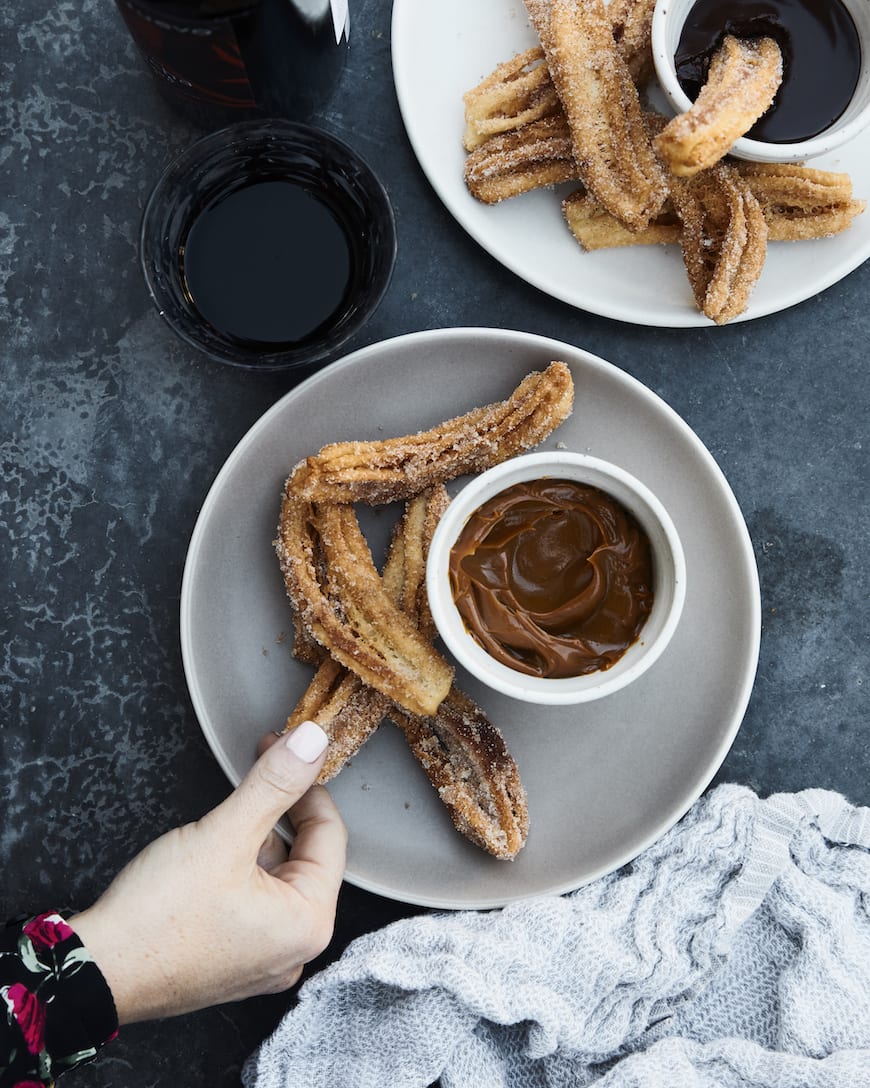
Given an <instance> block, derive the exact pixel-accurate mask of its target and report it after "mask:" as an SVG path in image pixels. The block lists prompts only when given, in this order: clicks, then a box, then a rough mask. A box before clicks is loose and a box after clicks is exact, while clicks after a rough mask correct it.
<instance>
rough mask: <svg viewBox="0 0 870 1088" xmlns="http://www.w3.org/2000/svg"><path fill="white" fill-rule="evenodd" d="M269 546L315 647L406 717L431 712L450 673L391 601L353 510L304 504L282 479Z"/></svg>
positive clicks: (304, 501) (446, 690)
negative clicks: (272, 542)
mask: <svg viewBox="0 0 870 1088" xmlns="http://www.w3.org/2000/svg"><path fill="white" fill-rule="evenodd" d="M291 479H292V478H291ZM275 548H276V551H277V554H278V559H279V562H280V565H281V570H282V572H283V574H284V582H285V585H286V588H287V593H288V595H289V597H290V599H291V601H292V603H293V605H294V607H295V609H296V611H297V612H298V613H299V615H300V617H301V620H302V622H303V623H304V624H305V626H306V628H307V629H308V630H309V632H310V633H311V635H312V636H313V637H314V638H315V639H316V640H317V642H319V643H320V644H321V645H322V646H323V647H324V648H325V649H326V650H328V651H329V653H330V655H331V656H332V657H333V658H335V659H336V660H337V661H338V662H340V663H341V664H342V665H345V666H346V667H347V668H349V669H350V670H351V671H352V672H354V673H356V674H357V675H358V676H359V677H360V678H361V679H362V680H364V681H365V683H366V684H368V685H369V686H370V687H373V688H374V689H375V690H376V691H379V692H381V693H382V694H384V695H386V696H388V697H389V698H390V699H392V700H394V701H395V702H397V703H399V704H400V705H401V706H404V707H405V708H406V709H408V710H409V711H410V712H411V713H414V714H433V713H434V712H435V711H436V710H437V708H438V705H439V703H440V702H441V700H442V699H443V698H444V696H445V695H446V694H447V692H448V691H449V689H450V684H451V682H452V679H453V670H452V668H451V667H450V666H449V665H448V664H447V662H446V661H444V659H443V658H442V657H441V655H440V654H438V653H437V651H436V650H435V649H434V648H433V647H432V645H431V644H430V643H429V641H428V640H427V639H426V638H425V637H424V636H423V635H422V634H421V633H420V632H419V631H418V630H417V627H416V626H415V625H414V623H413V622H412V621H411V620H410V619H408V617H407V616H405V615H404V614H403V613H402V612H400V610H399V608H398V607H397V606H396V604H395V603H394V602H393V601H391V600H390V596H389V594H388V593H387V590H386V589H385V587H384V584H383V582H382V580H381V577H380V575H379V574H378V572H377V570H376V569H375V567H374V563H373V562H372V557H371V552H370V551H369V547H368V544H367V543H366V540H365V538H364V536H363V534H362V531H361V530H360V527H359V522H358V521H357V518H356V514H355V512H354V510H353V507H352V506H349V505H339V504H332V503H325V504H316V503H310V502H307V501H306V500H305V499H304V498H300V497H299V496H298V495H297V494H295V493H294V491H293V489H292V486H291V482H290V481H288V484H287V486H286V487H285V490H284V499H283V502H282V505H281V515H280V521H279V525H278V537H277V539H276V541H275Z"/></svg>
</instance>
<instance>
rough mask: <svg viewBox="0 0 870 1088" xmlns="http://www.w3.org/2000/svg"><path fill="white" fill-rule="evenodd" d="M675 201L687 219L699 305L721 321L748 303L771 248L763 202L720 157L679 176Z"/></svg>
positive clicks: (687, 255)
mask: <svg viewBox="0 0 870 1088" xmlns="http://www.w3.org/2000/svg"><path fill="white" fill-rule="evenodd" d="M671 201H672V202H673V205H674V209H675V210H676V213H677V215H678V216H679V219H680V222H681V224H682V230H681V232H680V248H681V249H682V253H683V263H684V264H685V266H686V273H687V275H688V277H689V283H690V285H691V287H692V292H693V294H694V296H695V302H696V303H697V305H698V309H699V310H700V311H701V312H702V313H704V314H706V316H707V317H709V318H710V319H711V320H712V321H715V322H716V324H717V325H721V324H724V323H725V322H726V321H729V320H731V318H734V317H737V316H738V314H741V313H742V312H743V311H744V310H745V309H746V305H747V303H748V301H749V295H750V293H751V292H752V288H753V287H754V286H755V283H756V281H757V280H758V277H759V276H760V275H761V270H762V268H763V267H764V259H765V255H766V252H767V224H766V223H765V221H764V214H763V212H762V210H761V205H760V204H759V203H758V201H757V200H756V199H755V197H754V196H753V195H752V190H751V189H750V188H749V185H748V184H747V182H746V181H744V180H743V178H741V176H740V174H739V173H738V172H737V171H736V170H733V169H731V168H730V167H728V166H726V165H725V164H723V163H720V164H719V165H718V166H714V167H712V168H711V169H709V170H705V171H703V172H702V173H700V174H696V175H695V176H694V177H692V178H675V179H674V183H673V184H672V185H671Z"/></svg>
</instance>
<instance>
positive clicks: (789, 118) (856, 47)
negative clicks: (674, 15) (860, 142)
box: [674, 0, 861, 144]
mask: <svg viewBox="0 0 870 1088" xmlns="http://www.w3.org/2000/svg"><path fill="white" fill-rule="evenodd" d="M726 34H733V35H734V36H735V37H737V38H761V37H770V38H773V39H774V41H776V43H777V45H778V46H779V48H780V50H781V52H782V61H783V78H782V84H781V86H780V88H779V90H778V91H777V93H776V97H775V98H774V100H773V105H772V106H771V107H770V109H769V110H768V111H767V113H765V114H764V116H763V117H761V118H759V120H758V121H757V122H756V123H755V125H754V126H753V127H752V128H751V129H750V131H749V132H748V133H747V135H748V136H749V138H750V139H753V140H764V141H765V142H767V143H772V144H783V143H794V142H797V141H800V140H807V139H809V138H810V137H812V136H817V135H818V134H819V133H820V132H824V130H825V129H826V128H829V127H830V126H831V125H832V124H833V123H834V122H835V121H836V120H837V118H838V117H839V116H840V115H841V114H842V113H843V111H844V110H845V109H846V107H847V106H848V105H849V102H850V101H851V100H852V95H853V94H854V93H855V88H856V86H857V85H858V76H859V73H860V68H861V43H860V41H859V39H858V31H857V30H856V28H855V24H854V22H853V21H852V16H851V15H850V14H849V12H848V11H847V10H846V8H845V7H844V5H843V4H842V3H841V2H840V0H697V3H695V4H694V6H693V7H692V8H691V10H690V11H689V14H688V16H687V17H686V22H685V25H684V26H683V31H682V34H681V36H680V41H679V44H678V46H677V50H676V53H675V54H674V60H675V63H676V72H677V79H678V80H679V81H680V85H681V86H682V88H683V90H684V91H685V92H686V94H687V95H688V97H689V98H690V99H691V100H692V101H693V102H694V100H695V99H696V98H697V97H698V92H699V91H700V89H701V87H702V86H703V84H704V82H705V81H706V79H707V70H708V68H709V66H710V58H711V57H712V55H713V54H714V53H715V52H716V50H717V49H718V48H719V46H720V45H721V44H722V39H723V38H724V37H725V35H726Z"/></svg>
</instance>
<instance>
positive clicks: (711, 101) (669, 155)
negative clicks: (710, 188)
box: [654, 34, 782, 177]
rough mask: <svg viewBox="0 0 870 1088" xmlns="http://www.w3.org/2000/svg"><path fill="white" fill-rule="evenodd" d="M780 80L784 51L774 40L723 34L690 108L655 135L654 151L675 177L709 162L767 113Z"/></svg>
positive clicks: (712, 161) (683, 175) (722, 153)
mask: <svg viewBox="0 0 870 1088" xmlns="http://www.w3.org/2000/svg"><path fill="white" fill-rule="evenodd" d="M781 82H782V54H781V53H780V49H779V46H778V45H777V44H776V42H775V41H774V40H773V38H757V39H742V38H735V37H734V36H733V35H731V34H729V35H727V36H726V37H725V38H724V40H723V42H722V45H721V46H720V47H719V49H718V50H717V51H716V53H715V54H714V55H713V58H712V59H711V61H710V69H709V72H708V75H707V81H706V83H705V84H704V86H703V87H702V88H701V91H700V93H699V94H698V97H697V98H696V99H695V101H694V103H693V104H692V106H691V108H690V109H689V110H687V111H686V112H685V113H681V114H678V115H677V116H676V117H674V118H672V120H671V121H669V122H668V124H667V125H665V127H664V129H663V130H662V131H661V132H660V133H659V134H658V136H656V138H655V140H654V144H655V149H656V151H657V152H658V154H659V155H660V156H661V158H662V160H663V161H664V162H665V163H666V165H667V167H668V168H669V169H670V171H671V173H673V174H677V175H678V176H679V177H691V176H692V175H693V174H697V173H698V171H700V170H704V169H706V168H707V167H709V166H713V165H714V164H715V163H717V162H719V160H720V159H722V158H723V157H724V156H725V155H726V154H727V153H728V151H729V150H730V149H731V147H732V146H733V145H734V142H735V141H736V140H738V139H739V138H740V137H741V136H745V135H746V133H747V132H748V131H749V130H750V129H751V128H752V126H753V125H754V124H755V122H756V121H757V120H758V119H759V117H761V116H762V114H764V113H766V112H767V110H768V109H769V108H770V105H771V103H772V102H773V99H774V96H775V94H776V92H777V90H778V88H779V85H780V83H781Z"/></svg>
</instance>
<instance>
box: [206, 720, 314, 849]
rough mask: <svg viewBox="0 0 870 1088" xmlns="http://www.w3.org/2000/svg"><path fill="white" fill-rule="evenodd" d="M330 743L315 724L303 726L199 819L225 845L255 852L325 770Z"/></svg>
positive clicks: (267, 753)
mask: <svg viewBox="0 0 870 1088" xmlns="http://www.w3.org/2000/svg"><path fill="white" fill-rule="evenodd" d="M328 742H329V738H328V737H327V735H326V733H324V732H323V730H322V729H321V728H320V726H319V725H317V723H316V722H311V721H307V722H302V723H301V725H297V726H296V728H295V729H292V730H291V731H290V732H289V733H286V734H284V735H283V736H281V737H280V738H279V739H278V741H277V742H276V743H275V744H273V745H271V747H269V748H267V750H266V751H265V752H264V753H263V754H262V755H261V756H260V758H259V759H258V760H257V762H256V763H255V764H254V766H253V767H252V768H251V769H250V771H249V772H248V773H247V775H246V776H245V777H244V779H242V781H241V782H240V783H239V785H238V786H237V787H236V789H235V790H234V791H233V792H232V793H231V794H230V796H229V797H228V798H227V799H226V800H225V801H223V802H222V803H221V804H220V805H218V806H217V808H215V809H213V810H212V811H211V812H210V813H208V815H206V816H205V817H204V818H203V819H202V820H200V827H202V828H204V829H205V828H207V829H208V830H209V831H212V832H215V833H217V834H218V835H219V836H220V837H221V839H222V841H223V845H224V849H226V848H227V847H228V846H229V847H230V848H232V845H233V844H238V847H239V848H240V849H241V850H246V851H247V850H250V851H253V853H252V857H254V856H256V854H257V851H258V850H259V849H260V847H261V846H262V844H263V840H264V839H265V838H266V836H267V835H268V833H269V832H270V831H271V829H272V828H273V827H274V826H275V824H276V823H277V822H278V820H279V819H280V818H281V817H282V816H283V815H284V813H285V812H286V811H287V809H289V808H291V807H292V806H293V805H294V804H295V803H296V802H297V801H298V800H299V798H300V797H301V796H302V795H303V794H304V793H305V792H306V791H307V790H308V788H309V786H311V785H312V784H313V782H314V780H315V779H316V778H317V775H318V773H319V771H320V768H321V766H322V765H323V755H324V753H325V751H326V746H327V744H328Z"/></svg>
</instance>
